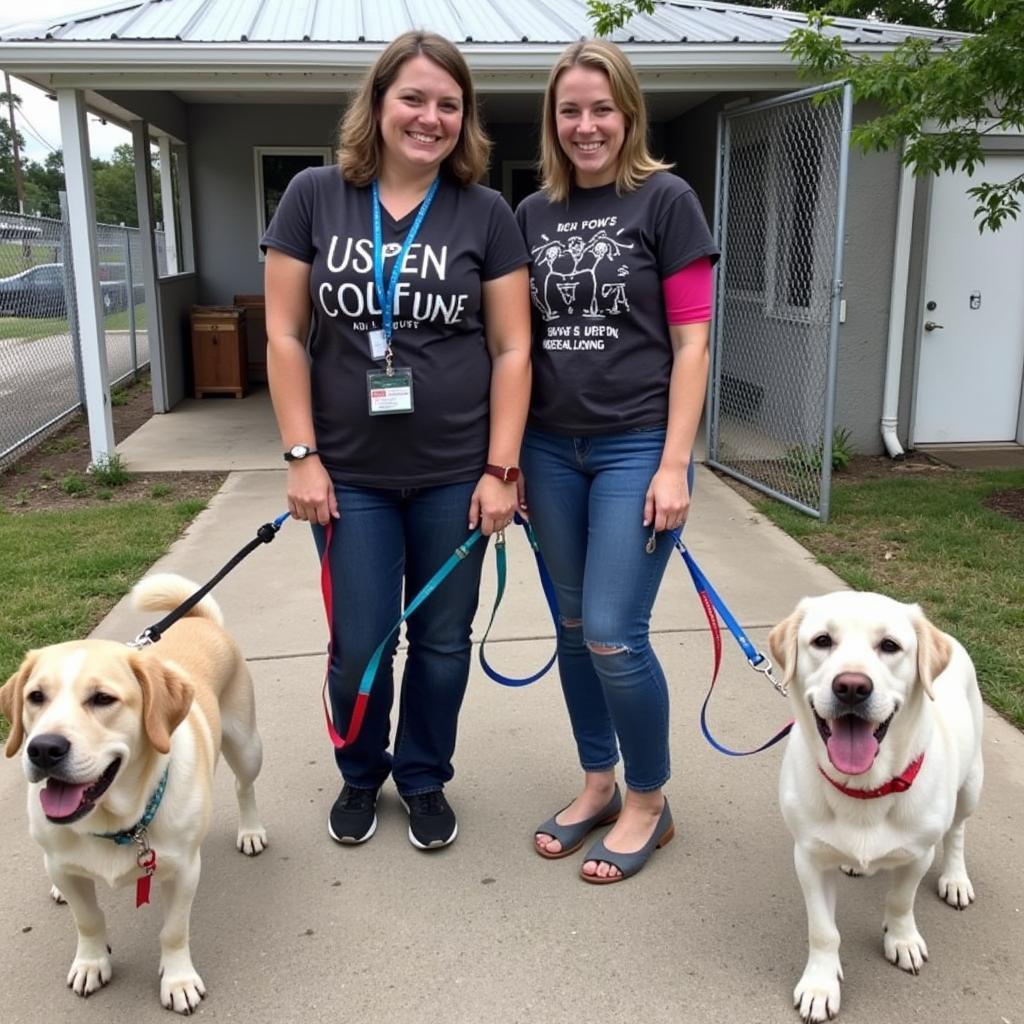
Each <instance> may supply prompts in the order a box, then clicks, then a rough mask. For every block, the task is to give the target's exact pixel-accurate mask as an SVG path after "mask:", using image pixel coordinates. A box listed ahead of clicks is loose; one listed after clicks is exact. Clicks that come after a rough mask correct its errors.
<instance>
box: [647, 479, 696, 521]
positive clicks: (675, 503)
mask: <svg viewBox="0 0 1024 1024" xmlns="http://www.w3.org/2000/svg"><path fill="white" fill-rule="evenodd" d="M688 468H689V467H688V466H679V467H673V466H664V465H662V466H659V467H658V472H657V473H655V474H654V476H653V477H651V483H650V486H649V487H648V488H647V496H646V498H645V499H644V526H651V525H653V526H654V530H655V532H656V533H660V532H661V531H662V530H678V529H679V528H680V527H681V526H682V525H683V523H685V522H686V517H687V516H688V515H689V514H690V487H689V484H688V483H687V479H686V473H687V470H688Z"/></svg>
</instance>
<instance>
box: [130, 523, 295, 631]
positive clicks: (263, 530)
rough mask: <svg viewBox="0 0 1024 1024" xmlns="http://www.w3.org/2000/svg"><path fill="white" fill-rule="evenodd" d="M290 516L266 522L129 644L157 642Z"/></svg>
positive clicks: (269, 539)
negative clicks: (204, 581) (216, 568)
mask: <svg viewBox="0 0 1024 1024" xmlns="http://www.w3.org/2000/svg"><path fill="white" fill-rule="evenodd" d="M288 516H289V513H288V512H285V513H284V514H283V515H280V516H278V517H277V518H276V519H275V520H273V521H272V522H269V523H264V524H263V525H262V526H261V527H260V528H259V529H258V530H257V531H256V536H255V537H253V539H252V540H251V541H249V543H248V544H246V545H245V547H244V548H242V550H241V551H239V552H238V553H237V554H236V555H234V557H233V558H231V560H230V561H228V562H227V563H226V564H225V565H224V566H223V567H222V568H221V569H220V571H219V572H218V573H217V574H216V575H215V576H214V577H213V578H212V579H210V580H209V581H208V582H207V583H204V584H203V586H201V587H200V588H199V589H198V590H197V591H196V592H195V593H194V594H193V595H192V596H191V597H189V598H186V600H184V601H182V603H181V604H179V605H178V607H177V608H175V609H174V610H173V611H171V612H168V614H167V615H165V616H164V617H163V618H162V619H161V620H160V621H159V622H157V623H156V624H155V625H152V626H147V627H146V629H144V630H143V631H142V632H141V633H140V634H139V635H138V636H137V637H136V638H135V639H134V640H132V641H131V643H129V644H128V646H129V647H134V648H139V647H148V646H149V645H150V644H155V643H156V642H157V641H158V640H159V639H160V638H161V637H162V636H163V634H164V632H165V631H166V630H168V629H170V627H171V626H173V625H174V623H176V622H177V621H178V619H180V618H183V617H184V616H185V615H188V613H189V612H190V611H191V610H192V609H193V608H195V606H196V605H197V604H199V602H200V601H202V599H203V598H204V597H206V595H207V594H208V593H209V592H210V591H211V590H213V588H214V587H215V586H216V585H217V584H218V583H220V581H221V580H222V579H224V577H225V576H227V574H228V573H229V572H231V570H232V569H234V567H235V566H236V565H238V563H239V562H241V561H242V559H243V558H246V557H247V556H248V555H250V554H252V552H253V551H255V550H256V549H257V548H258V547H259V546H260V545H261V544H269V543H270V542H271V541H272V540H273V539H274V538H275V537H276V536H277V531H278V530H280V529H281V524H282V523H283V522H284V521H285V520H286V519H287V518H288Z"/></svg>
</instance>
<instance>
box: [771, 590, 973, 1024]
mask: <svg viewBox="0 0 1024 1024" xmlns="http://www.w3.org/2000/svg"><path fill="white" fill-rule="evenodd" d="M769 644H770V646H771V650H772V654H773V656H774V658H775V661H776V664H777V665H778V666H779V667H780V668H781V670H782V672H783V673H784V677H785V679H786V680H787V682H788V683H789V686H790V697H791V700H792V702H793V706H794V712H795V719H796V721H795V724H794V726H793V731H792V734H791V736H790V740H789V745H788V747H787V749H786V753H785V756H784V758H783V762H782V775H781V779H780V784H779V798H780V802H781V805H782V813H783V816H784V817H785V819H786V824H787V825H788V826H789V830H790V832H792V834H793V839H794V843H795V851H794V859H795V862H796V871H797V876H798V878H799V880H800V886H801V888H802V889H803V893H804V900H805V902H806V904H807V930H808V939H809V947H810V949H809V955H808V958H807V966H806V968H805V969H804V973H803V976H802V977H801V978H800V981H799V983H798V984H797V986H796V989H795V991H794V993H793V999H794V1004H795V1005H796V1007H797V1009H798V1010H799V1012H800V1016H801V1017H803V1019H804V1020H805V1021H824V1020H826V1019H831V1018H832V1017H834V1016H835V1015H836V1014H837V1013H838V1011H839V983H840V981H841V980H842V977H843V972H842V968H841V966H840V962H839V931H838V929H837V928H836V919H835V905H836V881H837V877H838V870H837V869H839V868H842V869H843V870H845V871H847V873H850V874H868V875H870V874H873V873H874V872H876V871H878V870H880V869H888V870H891V871H892V886H891V888H890V889H889V894H888V896H887V897H886V901H885V914H884V917H883V920H882V927H883V931H884V940H883V944H884V950H885V955H886V957H887V959H888V960H889V961H890V962H891V963H894V964H896V965H897V966H898V967H901V968H902V969H903V970H905V971H909V972H911V973H913V974H916V973H917V972H918V970H919V969H920V968H921V965H922V963H923V962H924V961H925V960H927V959H928V949H927V947H926V946H925V942H924V939H923V938H922V937H921V934H920V932H919V931H918V930H917V925H916V923H915V921H914V898H915V896H916V894H917V888H918V886H919V885H920V883H921V879H922V878H923V877H924V875H925V873H926V872H927V871H928V868H929V867H930V866H931V863H932V858H933V857H934V855H935V846H936V844H937V843H938V842H940V841H941V842H942V844H943V861H942V870H941V873H940V875H939V884H938V890H939V896H941V897H942V899H944V900H945V901H946V903H948V904H949V905H950V906H951V907H956V908H957V909H960V910H962V909H963V908H965V907H966V906H967V905H968V904H969V903H970V902H971V901H972V900H973V899H974V889H973V887H972V885H971V881H970V879H969V878H968V876H967V866H966V864H965V862H964V827H965V823H966V821H967V818H968V817H970V815H971V813H972V812H973V811H974V809H975V807H977V804H978V799H979V797H980V795H981V784H982V775H983V769H982V761H981V731H982V703H981V695H980V694H979V692H978V682H977V678H976V677H975V673H974V666H973V665H972V664H971V660H970V658H969V657H968V655H967V652H966V651H965V650H964V649H963V647H961V645H960V644H959V643H958V642H957V641H956V640H954V639H953V637H951V636H949V635H948V634H946V633H943V632H940V631H939V630H938V629H936V628H935V626H933V625H932V624H931V623H930V622H929V621H928V620H927V619H926V618H925V616H924V615H923V613H922V612H921V609H920V608H919V607H918V606H917V605H907V604H900V603H899V602H897V601H893V600H892V599H891V598H888V597H883V596H882V595H880V594H858V593H852V592H845V591H842V592H838V593H834V594H827V595H825V596H824V597H815V598H806V599H804V600H803V601H801V602H800V604H799V605H798V606H797V608H796V610H795V611H794V612H793V613H792V614H791V615H790V616H789V617H788V618H787V619H785V620H784V621H783V622H781V623H779V625H777V626H776V627H775V628H774V629H773V630H772V632H771V634H770V636H769Z"/></svg>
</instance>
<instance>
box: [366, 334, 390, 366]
mask: <svg viewBox="0 0 1024 1024" xmlns="http://www.w3.org/2000/svg"><path fill="white" fill-rule="evenodd" d="M387 354H388V339H387V338H386V337H385V336H384V332H383V331H381V330H376V331H370V358H371V359H383V358H384V357H385V356H386V355H387Z"/></svg>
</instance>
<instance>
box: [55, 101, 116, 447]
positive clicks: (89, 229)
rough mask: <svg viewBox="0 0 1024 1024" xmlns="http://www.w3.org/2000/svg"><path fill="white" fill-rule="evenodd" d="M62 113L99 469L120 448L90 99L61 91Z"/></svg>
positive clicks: (88, 402) (88, 404)
mask: <svg viewBox="0 0 1024 1024" xmlns="http://www.w3.org/2000/svg"><path fill="white" fill-rule="evenodd" d="M57 107H58V112H59V115H60V139H61V146H62V147H63V150H64V178H65V183H66V187H67V202H68V221H69V225H70V229H71V253H72V262H73V263H74V270H75V274H74V280H75V298H76V300H77V304H78V327H79V338H80V341H81V346H82V376H83V379H84V385H85V412H86V417H87V418H88V421H89V447H90V451H91V461H92V464H93V465H95V464H97V463H103V462H106V461H107V460H108V459H109V458H110V457H111V456H112V455H113V454H114V450H115V446H114V424H113V420H112V418H111V414H110V376H109V372H108V369H107V342H106V333H105V330H104V326H103V303H102V302H101V300H100V279H99V274H98V272H97V269H98V268H97V266H96V205H95V203H94V201H93V190H92V162H91V160H90V158H89V131H88V127H87V125H86V120H85V96H84V95H83V93H82V91H81V90H80V89H58V90H57Z"/></svg>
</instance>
